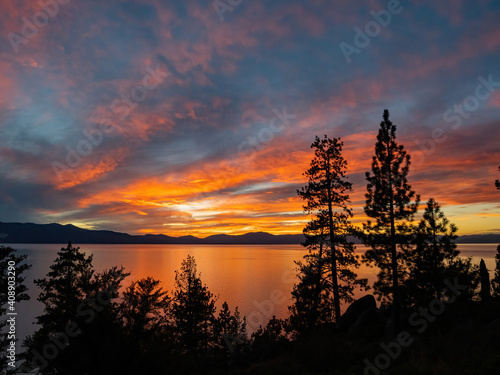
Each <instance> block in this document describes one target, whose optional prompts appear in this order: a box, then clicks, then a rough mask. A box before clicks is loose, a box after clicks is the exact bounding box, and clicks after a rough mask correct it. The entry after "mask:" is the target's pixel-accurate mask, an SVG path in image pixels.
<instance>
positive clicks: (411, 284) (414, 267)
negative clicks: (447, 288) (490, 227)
mask: <svg viewBox="0 0 500 375" xmlns="http://www.w3.org/2000/svg"><path fill="white" fill-rule="evenodd" d="M457 230H458V229H457V227H456V226H455V225H454V224H451V223H450V222H449V220H448V219H447V218H446V216H445V214H444V212H443V211H442V210H441V206H440V205H439V204H438V203H437V202H436V201H435V200H434V199H433V198H431V199H430V200H429V201H428V202H427V207H426V208H425V212H424V215H423V218H422V220H421V221H420V223H419V224H418V226H417V227H416V228H415V239H414V246H411V247H409V249H408V251H407V260H408V272H409V276H408V280H407V282H406V286H407V287H408V289H409V291H408V297H409V301H408V302H413V303H417V304H425V303H428V302H429V301H431V300H433V299H436V298H441V297H442V296H441V291H442V289H443V278H444V277H445V275H446V274H447V272H448V265H449V264H450V262H452V261H455V260H456V259H457V257H458V255H459V254H460V252H459V251H458V250H457V245H456V244H455V240H456V238H457V235H456V233H457Z"/></svg>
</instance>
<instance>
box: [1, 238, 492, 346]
mask: <svg viewBox="0 0 500 375" xmlns="http://www.w3.org/2000/svg"><path fill="white" fill-rule="evenodd" d="M6 246H8V244H6ZM10 246H11V247H13V248H15V249H17V250H18V251H19V253H21V254H27V255H28V262H29V263H30V264H32V265H33V266H32V268H31V270H29V272H28V273H27V275H26V283H27V286H28V288H29V292H30V295H31V297H32V299H31V301H29V302H23V303H20V304H18V306H17V311H18V326H17V329H18V337H19V338H23V337H25V336H26V335H28V334H30V333H32V332H33V331H34V330H35V329H36V326H34V325H33V323H32V322H33V321H34V318H35V316H37V315H40V314H41V313H42V312H43V305H42V304H40V303H39V302H38V301H36V296H37V294H38V292H39V291H38V290H37V288H36V286H35V285H34V284H33V279H36V278H41V277H44V276H45V275H46V274H47V273H48V272H49V267H50V265H51V264H52V262H53V260H54V259H55V258H56V256H57V254H56V253H57V252H58V251H59V250H60V248H61V247H62V245H53V244H36V245H32V244H13V245H10ZM458 246H459V249H460V251H461V255H463V256H471V257H473V259H474V262H476V263H479V261H480V259H481V258H483V259H484V260H485V262H486V266H487V267H488V269H489V270H490V271H491V270H493V269H494V267H495V262H494V257H495V254H496V247H497V244H462V245H458ZM80 249H81V250H82V251H84V252H86V253H87V254H94V262H93V264H94V269H95V270H96V271H97V272H100V271H102V270H104V269H107V268H111V267H113V266H120V265H123V266H124V267H125V269H126V271H128V272H130V273H131V275H130V276H129V277H128V278H127V279H126V280H125V283H124V286H128V285H130V283H131V282H132V281H133V280H138V279H140V278H143V277H146V276H151V277H154V278H156V279H159V280H161V281H162V283H163V286H164V288H165V289H167V290H172V289H173V285H174V276H175V273H174V271H175V270H178V269H179V268H180V265H181V262H182V260H183V259H185V258H186V257H187V256H188V255H192V256H194V257H195V259H196V262H197V264H198V271H199V272H201V278H202V281H203V282H204V283H205V284H206V285H207V286H208V288H209V290H210V291H211V292H212V293H214V294H215V295H219V300H218V305H219V306H220V305H222V303H223V302H224V301H227V302H228V304H229V307H230V308H231V310H233V309H234V308H235V307H236V306H238V307H239V310H240V312H241V313H242V314H243V315H245V316H247V318H248V325H249V331H253V330H254V329H256V328H258V327H259V325H260V324H266V323H267V321H268V320H269V319H270V318H271V317H272V315H276V316H277V317H280V318H283V317H286V316H287V315H288V309H287V306H288V305H289V304H290V292H291V290H292V287H293V284H294V283H295V280H296V278H295V271H294V268H295V264H294V261H296V260H300V259H302V256H303V255H304V254H306V253H307V250H305V249H304V248H303V247H302V246H300V245H81V246H80ZM364 250H365V248H364V247H363V246H360V245H358V249H357V251H358V252H364ZM358 273H359V275H360V276H361V277H366V278H368V279H369V280H370V283H371V282H372V281H373V280H374V279H375V275H376V269H370V268H367V267H362V268H360V270H359V272H358ZM363 294H364V293H362V292H359V293H358V295H357V296H358V297H359V296H361V295H363Z"/></svg>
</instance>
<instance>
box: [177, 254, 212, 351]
mask: <svg viewBox="0 0 500 375" xmlns="http://www.w3.org/2000/svg"><path fill="white" fill-rule="evenodd" d="M215 301H216V300H215V299H214V295H213V294H212V293H211V292H210V291H209V290H208V288H207V287H206V285H203V284H202V282H201V276H200V275H199V274H198V271H197V267H196V261H195V259H194V257H192V256H190V255H188V257H187V258H186V259H184V260H183V261H182V264H181V269H180V271H175V291H174V296H173V298H172V305H171V309H172V316H173V320H174V324H175V331H176V332H177V333H178V339H179V343H180V344H181V346H182V347H183V348H184V349H185V350H187V351H188V352H190V353H196V352H200V351H206V350H208V348H209V345H210V344H211V343H212V342H213V339H214V337H213V336H214V322H215V315H214V314H215Z"/></svg>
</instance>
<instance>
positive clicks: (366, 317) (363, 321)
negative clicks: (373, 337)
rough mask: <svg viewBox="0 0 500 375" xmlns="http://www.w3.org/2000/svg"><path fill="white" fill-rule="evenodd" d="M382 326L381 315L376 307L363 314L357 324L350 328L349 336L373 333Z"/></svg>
mask: <svg viewBox="0 0 500 375" xmlns="http://www.w3.org/2000/svg"><path fill="white" fill-rule="evenodd" d="M379 324H380V319H379V313H378V309H377V308H376V307H371V308H369V309H368V310H365V311H363V312H362V313H361V315H360V316H359V318H358V319H357V320H356V322H355V323H354V324H353V325H352V326H351V327H350V328H349V330H348V331H347V333H348V334H349V335H359V334H362V333H364V332H367V331H372V330H373V328H374V327H377V326H378V325H379Z"/></svg>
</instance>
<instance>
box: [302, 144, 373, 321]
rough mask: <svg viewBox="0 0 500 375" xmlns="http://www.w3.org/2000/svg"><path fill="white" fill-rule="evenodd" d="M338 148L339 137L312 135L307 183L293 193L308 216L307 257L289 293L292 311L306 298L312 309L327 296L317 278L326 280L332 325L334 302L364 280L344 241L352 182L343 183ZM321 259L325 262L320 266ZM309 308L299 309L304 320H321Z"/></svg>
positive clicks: (336, 314)
mask: <svg viewBox="0 0 500 375" xmlns="http://www.w3.org/2000/svg"><path fill="white" fill-rule="evenodd" d="M342 147H343V143H342V141H341V140H340V138H328V137H327V136H326V135H325V137H324V138H323V139H320V138H319V137H316V139H315V141H314V142H313V144H312V145H311V148H313V149H315V151H314V158H313V159H312V160H311V164H310V168H309V169H308V170H307V171H306V172H304V176H306V177H307V178H308V184H307V185H306V186H305V187H303V188H302V189H301V190H299V191H297V193H298V195H299V197H301V198H302V199H303V200H304V201H305V205H304V211H305V212H306V213H308V214H311V215H313V218H312V221H311V222H310V223H309V225H308V226H306V228H305V231H304V233H305V235H306V238H307V241H306V242H305V244H304V245H305V246H306V247H308V248H309V249H310V254H309V256H306V265H305V266H304V265H301V264H299V271H300V269H301V268H302V272H301V273H302V276H301V275H299V278H300V282H299V284H298V285H297V286H296V288H295V290H294V299H295V302H296V303H298V304H295V307H296V308H300V304H301V303H302V304H303V303H304V301H306V303H309V302H307V299H309V300H310V303H309V306H310V307H312V308H313V309H314V308H319V307H320V306H321V305H322V304H324V303H323V302H322V301H321V296H328V293H324V288H325V286H327V285H328V284H327V283H325V282H324V279H323V277H324V273H325V272H326V273H327V274H329V276H330V277H329V280H330V282H329V284H330V286H331V288H330V290H331V292H332V294H333V298H331V299H332V300H333V315H334V316H333V318H334V319H335V321H337V320H338V319H339V317H340V302H341V301H342V300H346V301H349V300H350V299H352V294H353V290H354V288H355V287H356V286H365V287H366V280H359V279H358V278H357V275H356V273H355V272H354V271H353V269H354V268H357V267H359V260H358V258H357V257H356V256H355V254H354V245H353V243H352V242H351V241H349V240H348V238H347V235H348V234H350V233H351V227H350V218H351V217H352V211H351V209H350V207H349V204H350V199H349V191H350V190H351V189H352V184H351V183H350V182H348V181H347V180H346V169H347V162H346V160H345V159H344V158H343V156H342ZM324 259H329V261H328V262H324ZM305 271H307V272H309V274H310V275H307V274H306V273H305ZM306 276H307V277H306ZM339 281H340V283H339ZM308 295H309V297H308ZM304 307H306V306H302V308H304ZM292 309H293V307H292ZM313 309H311V308H307V307H306V310H305V311H306V312H308V313H309V318H307V319H306V320H310V319H311V318H312V319H313V320H317V319H318V318H320V317H321V310H320V311H319V313H320V314H317V313H315V312H314V311H312V310H313ZM293 312H294V311H292V315H293ZM323 312H325V310H323ZM323 315H324V314H323ZM308 324H311V321H309V323H308Z"/></svg>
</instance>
